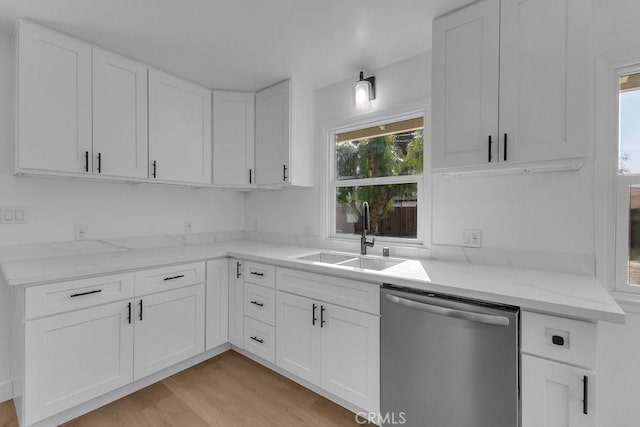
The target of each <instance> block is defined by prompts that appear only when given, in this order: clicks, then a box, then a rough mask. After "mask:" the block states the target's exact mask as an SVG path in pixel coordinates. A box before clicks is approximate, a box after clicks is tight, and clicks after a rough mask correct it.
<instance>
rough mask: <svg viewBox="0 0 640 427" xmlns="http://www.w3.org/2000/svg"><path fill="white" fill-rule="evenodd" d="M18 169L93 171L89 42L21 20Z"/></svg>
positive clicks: (19, 40)
mask: <svg viewBox="0 0 640 427" xmlns="http://www.w3.org/2000/svg"><path fill="white" fill-rule="evenodd" d="M17 60H18V106H17V108H18V126H17V129H18V135H17V138H16V141H17V145H16V150H15V156H16V160H17V163H16V164H17V168H16V169H17V171H27V172H28V171H33V170H37V171H46V172H64V173H73V174H83V173H91V155H92V154H91V47H90V46H89V45H87V44H85V43H82V42H81V41H79V40H75V39H73V38H71V37H66V36H64V35H61V34H58V33H55V32H53V31H48V30H46V29H44V28H41V27H39V26H36V25H33V24H30V23H28V22H24V21H20V24H19V32H18V58H17Z"/></svg>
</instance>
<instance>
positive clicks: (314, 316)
mask: <svg viewBox="0 0 640 427" xmlns="http://www.w3.org/2000/svg"><path fill="white" fill-rule="evenodd" d="M316 308H318V306H317V305H315V304H313V313H312V314H311V324H312V325H314V326H315V324H316V320H318V318H317V317H316Z"/></svg>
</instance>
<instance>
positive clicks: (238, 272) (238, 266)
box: [236, 261, 242, 279]
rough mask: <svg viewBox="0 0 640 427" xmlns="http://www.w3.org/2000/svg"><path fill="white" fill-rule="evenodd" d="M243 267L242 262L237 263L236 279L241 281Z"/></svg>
mask: <svg viewBox="0 0 640 427" xmlns="http://www.w3.org/2000/svg"><path fill="white" fill-rule="evenodd" d="M241 266H242V264H240V261H236V279H239V278H240V276H241V275H242V273H241V272H240V267H241Z"/></svg>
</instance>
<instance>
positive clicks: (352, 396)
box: [321, 303, 380, 414]
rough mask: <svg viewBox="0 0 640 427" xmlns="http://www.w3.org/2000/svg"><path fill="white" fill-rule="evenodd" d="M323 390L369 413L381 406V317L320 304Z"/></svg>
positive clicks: (376, 410)
mask: <svg viewBox="0 0 640 427" xmlns="http://www.w3.org/2000/svg"><path fill="white" fill-rule="evenodd" d="M321 311H322V313H321V319H322V320H323V321H324V322H323V324H322V345H321V347H322V357H321V359H322V368H321V372H322V379H321V386H322V388H323V389H325V390H327V391H329V392H331V393H333V394H335V395H336V396H339V397H341V398H343V399H345V400H347V401H348V402H351V403H353V404H355V405H357V406H359V407H360V408H362V409H365V410H366V411H369V412H373V413H376V414H377V413H378V411H379V407H380V318H379V317H378V316H374V315H372V314H367V313H362V312H360V311H356V310H351V309H347V308H343V307H338V306H335V305H331V304H326V303H322V305H321Z"/></svg>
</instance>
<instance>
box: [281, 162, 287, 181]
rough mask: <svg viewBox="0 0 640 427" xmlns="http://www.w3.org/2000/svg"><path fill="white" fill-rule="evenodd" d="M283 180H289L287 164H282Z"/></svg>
mask: <svg viewBox="0 0 640 427" xmlns="http://www.w3.org/2000/svg"><path fill="white" fill-rule="evenodd" d="M282 180H283V181H286V180H287V165H282Z"/></svg>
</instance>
